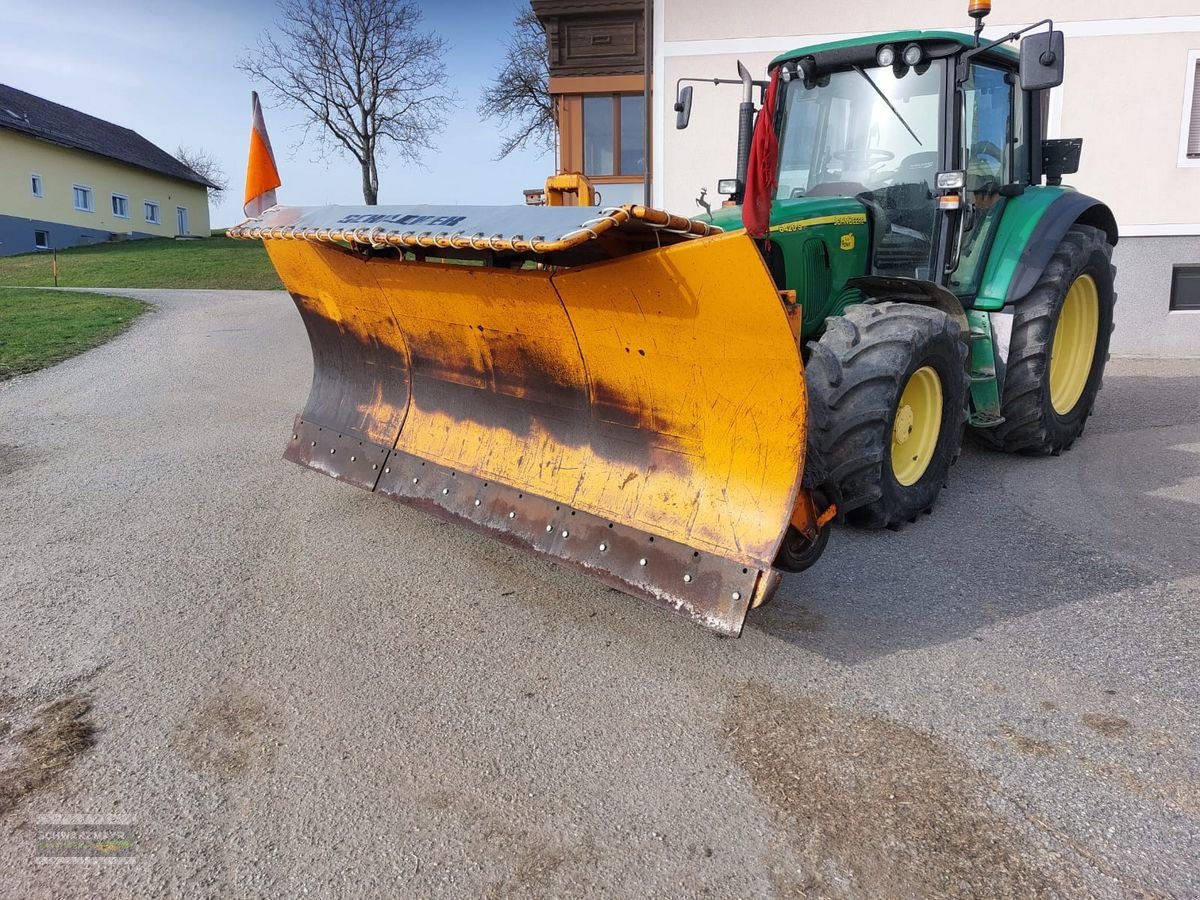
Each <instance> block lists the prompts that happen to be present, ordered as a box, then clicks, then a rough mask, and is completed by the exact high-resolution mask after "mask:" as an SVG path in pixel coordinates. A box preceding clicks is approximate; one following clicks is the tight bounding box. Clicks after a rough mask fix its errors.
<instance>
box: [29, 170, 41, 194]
mask: <svg viewBox="0 0 1200 900" xmlns="http://www.w3.org/2000/svg"><path fill="white" fill-rule="evenodd" d="M29 186H30V187H31V188H32V189H33V196H35V197H41V196H42V176H41V175H31V176H29Z"/></svg>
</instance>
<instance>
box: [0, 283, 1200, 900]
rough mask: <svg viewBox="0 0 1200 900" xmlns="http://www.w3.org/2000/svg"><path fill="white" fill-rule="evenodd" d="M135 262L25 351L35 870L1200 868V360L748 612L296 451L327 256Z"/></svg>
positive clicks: (221, 890) (16, 753)
mask: <svg viewBox="0 0 1200 900" xmlns="http://www.w3.org/2000/svg"><path fill="white" fill-rule="evenodd" d="M128 293H129V294H131V295H134V296H140V297H144V298H146V299H148V300H150V301H152V302H153V303H154V304H155V310H154V311H153V312H151V313H148V314H147V315H146V316H145V317H144V318H143V320H142V321H140V322H139V323H138V324H137V325H136V326H135V327H134V328H133V329H132V330H131V331H130V332H129V333H127V334H125V335H123V336H122V337H120V338H118V339H117V340H115V341H113V342H112V343H111V344H108V345H106V346H104V347H101V348H99V349H97V350H94V351H91V352H89V353H87V354H85V355H83V356H81V357H78V358H76V359H74V360H71V361H68V362H66V363H63V364H62V365H59V366H57V367H55V368H53V369H50V370H47V371H43V372H41V373H38V374H35V375H32V376H27V377H24V378H20V379H17V380H15V381H11V382H6V383H2V384H0V422H3V426H0V779H2V781H0V787H2V788H3V790H0V797H3V798H5V804H4V805H3V807H0V896H3V897H22V898H26V897H28V898H35V897H49V896H96V897H106V898H109V897H124V896H131V897H134V896H136V897H165V896H214V897H216V896H220V897H250V896H288V897H299V896H303V895H306V894H307V895H310V896H319V897H334V896H337V897H351V896H388V897H400V896H405V897H409V896H411V897H442V896H444V897H451V896H463V895H471V896H486V897H507V896H558V897H561V896H579V895H584V894H588V895H593V896H605V897H613V896H638V897H646V896H678V897H693V896H702V895H706V896H713V897H749V896H764V895H775V896H809V897H843V896H845V897H872V898H874V897H892V896H895V897H917V896H920V897H942V896H955V897H960V896H962V897H969V896H976V897H989V898H990V897H1034V896H1095V897H1114V898H1115V897H1135V896H1142V897H1156V896H1166V897H1189V896H1191V897H1194V896H1197V895H1200V837H1198V835H1200V762H1198V758H1197V749H1198V746H1200V741H1198V737H1200V735H1198V723H1200V679H1198V678H1197V674H1198V669H1200V666H1198V664H1197V663H1198V657H1200V652H1198V638H1197V629H1196V623H1197V612H1198V600H1200V554H1198V553H1197V552H1196V551H1197V546H1198V541H1200V539H1198V538H1197V534H1198V532H1200V361H1190V362H1186V361H1185V362H1153V363H1152V362H1136V361H1122V360H1115V361H1114V362H1113V363H1112V364H1111V365H1110V369H1109V375H1108V377H1107V379H1106V381H1107V383H1106V385H1105V389H1104V391H1103V392H1102V393H1101V395H1100V400H1099V402H1098V405H1097V409H1096V414H1095V416H1094V418H1093V419H1092V421H1091V423H1090V425H1089V429H1088V433H1087V434H1085V435H1084V438H1083V439H1082V440H1081V441H1080V442H1079V443H1078V444H1077V445H1076V447H1075V449H1074V450H1072V451H1071V452H1070V453H1067V454H1065V455H1064V456H1062V457H1060V458H1049V459H1025V458H1011V457H1005V456H1002V455H999V454H996V453H992V452H989V451H986V450H983V449H980V448H977V447H973V446H968V447H967V448H966V450H965V452H964V454H963V457H962V458H961V460H960V461H959V463H958V465H957V467H956V468H955V470H954V471H953V478H952V482H951V485H950V488H949V489H948V490H947V491H946V492H945V493H944V494H943V496H942V500H941V502H940V504H939V506H938V507H937V509H936V510H935V512H934V515H933V516H932V517H929V518H925V519H922V521H920V522H919V523H918V524H917V525H915V526H912V527H909V528H906V529H904V530H903V531H900V532H896V533H891V532H883V533H872V534H863V533H856V532H851V531H846V530H839V531H838V532H837V533H835V534H834V536H833V540H832V541H831V542H830V548H829V550H828V552H827V554H826V556H825V558H824V559H823V560H822V561H821V563H820V564H819V565H818V566H817V567H816V568H814V569H813V570H811V571H810V572H808V573H805V574H804V575H799V576H789V577H788V578H787V579H785V581H784V584H783V587H782V588H781V590H780V592H779V594H778V595H777V598H776V600H775V602H774V604H773V605H772V606H770V607H768V608H766V609H763V610H759V611H758V612H757V613H755V614H752V616H751V618H750V619H749V621H748V624H747V628H746V631H745V633H744V635H743V637H742V638H741V639H740V640H722V639H718V638H716V637H714V636H712V635H710V634H708V633H706V632H704V631H702V630H700V629H698V628H696V627H694V626H691V625H689V624H687V623H686V622H684V621H682V620H679V619H676V618H673V617H671V616H668V615H666V614H664V613H662V612H660V611H658V610H656V609H653V608H651V607H649V606H647V605H644V604H641V603H639V602H638V601H636V600H633V599H631V598H629V597H626V596H624V595H623V594H619V593H617V592H615V591H611V590H609V589H607V588H604V587H602V586H599V585H597V584H596V583H595V582H592V581H590V580H588V579H587V578H586V577H584V576H582V575H579V574H576V573H574V572H571V571H567V570H565V569H561V568H558V567H556V566H554V565H552V564H549V563H544V562H541V561H539V560H535V559H532V558H530V557H528V556H525V555H524V554H522V553H520V552H519V551H516V550H513V549H511V548H508V547H505V546H503V545H501V544H498V543H496V542H494V541H491V540H489V539H487V538H484V537H481V536H478V535H475V534H472V533H469V532H466V531H463V530H461V529H458V528H455V527H453V526H450V525H446V524H443V523H441V522H439V521H438V520H436V519H433V518H431V517H429V516H426V515H424V514H422V513H418V512H416V511H413V510H409V509H407V508H404V507H400V506H397V505H395V504H392V503H389V502H387V501H385V500H383V499H382V498H379V497H374V496H371V495H370V494H367V493H365V492H363V491H359V490H356V489H354V488H351V487H347V486H345V485H341V484H338V483H336V482H334V481H333V480H331V479H328V478H324V477H321V476H319V475H316V474H314V473H310V472H308V471H305V470H303V469H301V468H299V467H297V466H294V465H291V464H289V463H285V462H283V461H282V460H281V458H280V454H281V452H282V450H283V446H284V443H285V441H286V439H287V437H288V435H289V433H290V432H289V429H290V426H291V421H292V416H293V415H294V414H295V413H296V412H297V411H299V409H300V408H301V406H302V405H303V402H304V398H305V395H306V393H307V388H308V381H309V378H310V362H309V356H308V348H307V341H306V340H305V337H304V333H303V328H302V326H301V323H300V319H299V317H298V316H297V315H296V313H295V311H294V309H293V308H292V305H291V303H290V301H289V300H288V298H287V297H286V295H283V294H280V293H260V292H245V293H227V292H221V293H217V292H198V291H197V292H182V291H179V292H167V291H131V292H128ZM54 817H74V819H75V820H78V821H97V822H117V823H130V824H129V827H130V828H131V829H132V833H133V835H134V837H135V855H134V856H133V858H132V859H131V860H122V861H119V862H116V861H114V862H111V863H109V864H106V865H98V864H91V863H89V864H77V865H65V864H59V865H50V864H42V863H39V862H38V861H37V860H35V858H34V853H35V841H34V831H33V829H34V828H36V827H37V826H38V825H39V824H40V823H45V822H47V821H51V820H53V819H54Z"/></svg>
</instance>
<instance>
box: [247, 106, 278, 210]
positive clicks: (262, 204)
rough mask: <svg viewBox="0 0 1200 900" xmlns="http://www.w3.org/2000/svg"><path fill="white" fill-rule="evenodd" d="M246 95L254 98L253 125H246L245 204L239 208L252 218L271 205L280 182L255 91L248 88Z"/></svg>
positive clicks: (273, 202)
mask: <svg viewBox="0 0 1200 900" xmlns="http://www.w3.org/2000/svg"><path fill="white" fill-rule="evenodd" d="M250 96H251V97H252V98H253V99H254V124H253V125H252V126H251V128H250V160H249V162H247V163H246V205H245V206H244V207H243V210H244V212H245V213H246V215H247V216H250V217H251V218H253V217H255V216H260V215H262V214H263V212H265V211H266V210H268V209H270V208H271V207H272V206H274V205H275V188H277V187H279V183H280V182H279V170H278V169H276V168H275V154H274V153H273V152H272V151H271V139H270V138H269V137H267V126H266V123H265V122H263V114H262V105H261V104H260V103H259V102H258V92H257V91H252V92H251V94H250Z"/></svg>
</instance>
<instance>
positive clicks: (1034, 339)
mask: <svg viewBox="0 0 1200 900" xmlns="http://www.w3.org/2000/svg"><path fill="white" fill-rule="evenodd" d="M1111 259H1112V246H1111V245H1110V244H1109V243H1108V239H1107V237H1106V235H1105V233H1104V232H1103V231H1101V230H1100V229H1098V228H1091V227H1089V226H1087V225H1075V226H1073V227H1072V228H1071V229H1070V230H1069V231H1068V232H1067V233H1066V235H1065V236H1064V237H1063V239H1062V242H1061V243H1060V244H1059V245H1058V249H1057V250H1056V251H1055V252H1054V256H1052V257H1051V258H1050V263H1049V264H1048V265H1047V266H1046V271H1045V272H1043V273H1042V277H1041V278H1039V279H1038V282H1037V285H1036V286H1035V287H1034V288H1033V290H1032V291H1030V292H1029V294H1027V295H1026V296H1025V298H1024V299H1023V300H1019V301H1017V305H1016V313H1015V315H1014V317H1013V330H1012V339H1011V341H1010V343H1009V354H1008V370H1007V374H1006V376H1005V381H1004V395H1003V399H1002V401H1001V406H1000V415H1001V416H1003V417H1004V421H1003V422H1002V423H1000V424H999V425H998V426H996V427H995V428H979V429H975V433H976V435H977V436H978V437H979V438H980V439H981V440H982V441H983V442H984V443H986V444H990V445H991V446H993V447H998V448H999V449H1001V450H1006V451H1008V452H1010V453H1027V454H1033V455H1045V454H1054V455H1058V454H1059V453H1062V452H1063V451H1064V450H1069V449H1070V448H1071V445H1072V444H1073V443H1074V442H1075V439H1076V438H1078V437H1079V435H1080V434H1081V433H1082V432H1083V426H1084V425H1085V424H1087V419H1088V416H1090V415H1091V414H1092V406H1093V404H1094V403H1095V402H1096V394H1097V393H1098V392H1099V390H1100V382H1101V380H1102V379H1103V377H1104V364H1105V362H1107V361H1108V343H1109V337H1110V336H1111V334H1112V329H1113V304H1114V303H1115V302H1116V299H1117V296H1116V294H1115V293H1114V291H1113V268H1112V262H1111Z"/></svg>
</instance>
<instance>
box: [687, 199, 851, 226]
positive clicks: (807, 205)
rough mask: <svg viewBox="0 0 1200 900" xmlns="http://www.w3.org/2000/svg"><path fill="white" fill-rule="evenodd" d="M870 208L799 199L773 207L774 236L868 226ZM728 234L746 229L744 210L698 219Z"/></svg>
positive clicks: (727, 209)
mask: <svg viewBox="0 0 1200 900" xmlns="http://www.w3.org/2000/svg"><path fill="white" fill-rule="evenodd" d="M866 215H867V208H866V207H865V206H864V205H863V204H862V203H860V202H859V201H858V200H856V199H855V198H854V197H797V198H795V199H790V200H776V201H775V202H774V203H772V204H771V234H772V235H775V234H777V233H785V234H786V233H790V232H794V231H803V230H805V229H807V228H811V227H814V226H817V225H865V224H866V223H867V219H866ZM696 218H697V219H699V220H700V221H701V222H705V223H707V224H710V225H716V226H717V227H718V228H721V229H723V230H725V231H734V230H736V229H739V228H743V227H744V226H743V225H742V208H741V206H725V207H722V208H721V209H716V210H713V213H712V216H711V220H710V217H709V216H707V215H700V216H697V217H696Z"/></svg>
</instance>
